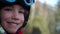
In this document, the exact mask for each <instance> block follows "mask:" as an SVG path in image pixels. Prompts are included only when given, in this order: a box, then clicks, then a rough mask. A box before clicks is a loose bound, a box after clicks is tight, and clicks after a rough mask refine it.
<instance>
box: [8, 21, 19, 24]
mask: <svg viewBox="0 0 60 34" xmlns="http://www.w3.org/2000/svg"><path fill="white" fill-rule="evenodd" d="M8 23H13V24H19V22H13V21H11V22H8Z"/></svg>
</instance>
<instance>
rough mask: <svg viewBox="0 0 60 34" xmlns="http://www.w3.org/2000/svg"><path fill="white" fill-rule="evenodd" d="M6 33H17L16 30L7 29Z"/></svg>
mask: <svg viewBox="0 0 60 34" xmlns="http://www.w3.org/2000/svg"><path fill="white" fill-rule="evenodd" d="M7 32H8V33H11V34H13V33H16V32H17V29H15V30H14V29H9V30H7Z"/></svg>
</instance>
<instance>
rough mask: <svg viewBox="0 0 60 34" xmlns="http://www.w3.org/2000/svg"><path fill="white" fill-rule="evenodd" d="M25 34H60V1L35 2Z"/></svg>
mask: <svg viewBox="0 0 60 34" xmlns="http://www.w3.org/2000/svg"><path fill="white" fill-rule="evenodd" d="M23 31H24V34H60V0H35V3H34V4H33V5H32V6H31V12H30V17H29V21H28V24H27V26H26V27H25V28H24V29H23Z"/></svg>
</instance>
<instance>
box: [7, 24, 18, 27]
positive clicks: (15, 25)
mask: <svg viewBox="0 0 60 34" xmlns="http://www.w3.org/2000/svg"><path fill="white" fill-rule="evenodd" d="M8 24H9V25H10V26H12V27H17V25H18V24H15V23H8Z"/></svg>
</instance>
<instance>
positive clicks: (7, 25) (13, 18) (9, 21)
mask: <svg viewBox="0 0 60 34" xmlns="http://www.w3.org/2000/svg"><path fill="white" fill-rule="evenodd" d="M23 23H24V9H23V8H22V7H21V6H19V5H13V6H8V7H4V8H2V9H1V25H2V26H3V28H4V29H5V30H6V31H7V32H9V33H15V32H16V31H17V30H18V29H19V28H20V27H21V26H22V25H23Z"/></svg>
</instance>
